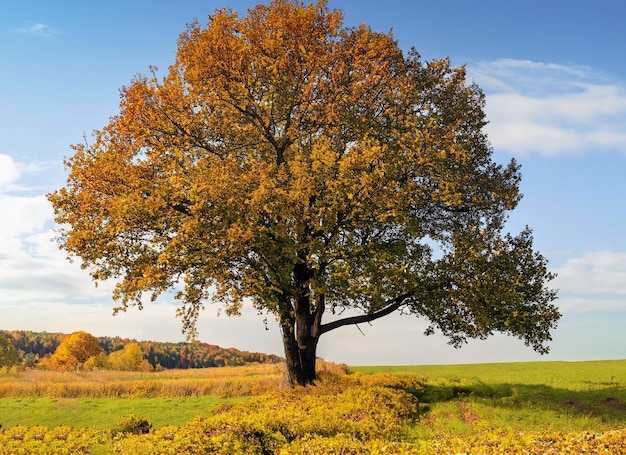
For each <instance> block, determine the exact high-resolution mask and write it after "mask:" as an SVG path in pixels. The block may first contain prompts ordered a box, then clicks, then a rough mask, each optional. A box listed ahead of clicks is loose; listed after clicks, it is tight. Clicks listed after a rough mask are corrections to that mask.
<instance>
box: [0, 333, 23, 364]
mask: <svg viewBox="0 0 626 455" xmlns="http://www.w3.org/2000/svg"><path fill="white" fill-rule="evenodd" d="M18 363H20V353H19V352H18V350H17V349H15V346H13V344H12V343H11V341H10V340H9V339H8V338H7V337H6V336H5V335H3V334H0V367H12V366H14V365H17V364H18Z"/></svg>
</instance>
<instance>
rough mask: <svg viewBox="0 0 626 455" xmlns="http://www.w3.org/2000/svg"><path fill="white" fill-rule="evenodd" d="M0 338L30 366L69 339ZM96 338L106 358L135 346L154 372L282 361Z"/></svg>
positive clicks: (42, 335)
mask: <svg viewBox="0 0 626 455" xmlns="http://www.w3.org/2000/svg"><path fill="white" fill-rule="evenodd" d="M0 335H4V336H5V337H6V338H7V339H8V340H9V341H10V342H11V344H13V346H14V347H15V349H17V351H18V352H19V353H20V357H21V358H22V359H24V361H25V363H27V364H30V365H34V364H36V363H38V362H39V361H40V360H42V359H45V358H46V357H50V356H51V355H52V354H53V353H54V352H55V351H56V349H57V347H58V346H59V345H60V344H61V342H62V341H63V339H65V338H66V337H67V336H69V334H63V333H48V332H31V331H28V330H0ZM97 338H98V342H99V344H100V346H101V347H102V349H104V351H105V353H106V354H107V355H108V354H111V353H112V352H115V351H119V350H121V349H123V348H124V346H126V345H127V344H129V343H139V345H140V346H141V350H142V352H143V357H144V359H145V360H146V361H147V362H148V363H149V364H150V365H152V367H153V368H154V369H155V370H161V369H173V368H182V369H187V368H207V367H222V366H239V365H246V364H251V363H279V362H282V361H283V359H282V358H281V357H279V356H276V355H273V354H263V353H260V352H247V351H240V350H238V349H235V348H222V347H220V346H216V345H212V344H207V343H202V342H199V341H193V342H190V343H184V342H180V343H162V342H157V341H137V340H132V339H128V338H120V337H97Z"/></svg>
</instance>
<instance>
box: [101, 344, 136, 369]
mask: <svg viewBox="0 0 626 455" xmlns="http://www.w3.org/2000/svg"><path fill="white" fill-rule="evenodd" d="M142 363H143V353H142V352H141V346H139V343H129V344H127V345H126V346H124V349H121V350H119V351H115V352H112V353H111V354H109V365H110V368H111V369H113V370H124V371H135V370H139V369H140V368H141V365H142Z"/></svg>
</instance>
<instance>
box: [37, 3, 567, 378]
mask: <svg viewBox="0 0 626 455" xmlns="http://www.w3.org/2000/svg"><path fill="white" fill-rule="evenodd" d="M157 73H158V72H157V70H156V69H154V70H153V71H152V73H151V75H150V76H138V77H136V78H135V79H134V80H133V81H132V83H131V85H130V86H128V87H124V88H123V89H122V91H121V104H120V113H119V114H118V115H116V116H114V117H112V118H111V120H110V123H109V124H108V125H106V126H105V127H104V128H103V129H102V130H100V131H97V132H96V133H95V136H94V140H93V143H92V144H82V145H80V144H79V145H76V146H74V151H75V154H74V155H73V156H72V157H70V158H68V159H66V163H65V164H66V167H67V169H68V171H69V177H68V181H67V185H66V186H65V187H64V188H61V189H59V190H58V191H56V192H54V193H52V194H50V195H49V199H50V201H51V202H52V204H53V206H54V210H55V213H56V220H57V222H58V223H60V225H61V228H60V233H59V240H60V246H61V247H62V248H63V249H65V250H66V251H67V252H68V253H69V254H70V255H75V256H79V257H80V258H82V264H83V266H84V267H85V268H89V270H90V271H91V275H92V277H93V279H94V280H96V281H97V280H107V279H115V280H117V287H116V290H115V293H114V297H115V299H118V300H119V302H120V308H121V309H125V308H127V307H128V306H133V305H136V306H139V307H141V306H142V304H143V302H144V299H143V296H144V294H148V295H150V296H151V297H152V299H155V298H157V297H158V296H159V295H160V294H162V293H163V292H164V291H166V290H168V289H174V290H175V292H176V297H177V298H178V299H179V300H180V302H181V307H180V308H179V316H180V317H182V321H183V326H184V329H185V330H186V331H188V332H189V333H190V334H192V335H193V334H194V333H195V324H196V321H197V318H198V314H199V311H200V310H201V309H203V307H204V304H205V303H207V302H210V301H216V302H219V303H221V304H222V305H223V306H224V307H225V308H226V310H227V312H228V313H229V314H237V313H238V312H239V310H240V308H241V305H242V304H243V303H245V302H252V304H253V305H254V306H255V307H256V308H257V309H258V310H259V311H260V312H266V313H269V314H271V315H272V316H274V317H275V318H276V319H277V321H278V323H279V325H280V328H281V332H282V339H283V343H284V348H285V356H286V359H287V370H288V377H289V381H290V383H291V384H306V383H309V382H311V381H312V380H314V378H315V358H316V347H317V344H318V341H319V338H320V336H322V335H323V334H325V333H327V332H330V331H332V330H334V329H337V328H340V327H342V326H345V325H349V324H359V323H364V322H368V321H373V320H375V319H377V318H380V317H383V316H386V315H389V314H391V313H393V312H396V311H401V312H402V313H405V314H413V315H416V316H418V317H424V318H426V319H428V320H429V321H430V323H431V326H430V328H429V329H428V330H427V333H432V332H433V331H435V330H439V331H440V332H442V333H443V334H444V335H446V336H448V337H449V339H450V342H451V343H452V344H453V345H457V346H458V345H461V344H463V343H464V342H465V341H466V340H467V339H468V338H484V337H486V336H488V335H491V334H492V333H494V332H496V331H498V332H504V333H507V334H510V335H514V336H517V337H519V338H521V339H522V340H523V341H524V342H525V343H526V344H527V345H529V346H531V347H532V348H534V349H535V350H537V351H539V352H542V353H543V352H546V351H547V347H546V342H547V341H549V340H550V330H551V329H553V328H554V327H555V325H556V322H557V321H558V319H559V317H560V314H559V312H558V311H557V309H556V307H555V306H554V305H553V304H552V301H553V300H554V299H555V297H556V293H555V291H553V290H551V289H550V288H549V287H548V286H547V283H548V282H549V281H550V280H551V279H552V278H553V275H552V274H551V273H550V272H549V271H548V270H547V267H546V259H545V258H544V257H543V256H542V255H541V254H539V253H538V252H536V251H534V249H533V246H532V236H531V232H530V230H529V229H528V228H527V229H525V230H523V231H522V232H521V233H520V234H518V235H510V234H507V233H505V232H504V227H505V226H504V225H505V222H506V219H507V214H508V212H509V211H510V210H512V209H513V208H514V207H515V206H516V204H517V203H518V201H519V200H520V197H521V195H520V193H519V188H518V186H519V182H520V173H519V166H518V165H517V164H516V163H515V161H511V162H510V163H508V164H506V165H499V164H497V163H495V162H494V161H493V159H492V149H491V147H490V144H489V142H488V140H487V137H486V135H485V133H484V132H483V127H484V125H485V115H484V111H483V107H484V96H483V93H482V92H481V90H480V88H479V87H477V86H476V85H474V84H471V83H470V84H468V83H467V82H466V77H465V70H464V68H463V67H452V66H451V64H450V62H449V60H448V59H442V60H436V61H430V62H422V61H421V59H420V56H419V55H418V53H417V52H416V51H414V50H412V51H410V52H408V53H404V52H403V51H402V50H401V49H400V48H399V46H398V43H397V42H396V41H395V40H394V38H393V36H392V34H391V33H388V34H383V33H377V32H374V31H372V30H371V29H370V28H369V27H367V26H365V25H361V26H358V27H355V28H345V27H344V26H343V24H342V14H341V12H340V11H337V10H330V9H329V8H328V7H327V4H326V2H325V1H324V0H320V1H319V2H318V3H317V4H311V5H308V4H302V3H299V2H296V1H288V0H274V1H272V2H271V3H270V4H269V5H267V6H264V5H259V6H257V7H255V8H254V9H252V10H249V11H248V13H247V15H246V16H243V17H240V16H239V15H238V14H237V13H235V12H233V11H231V10H221V11H216V12H215V14H213V15H211V16H209V18H208V25H207V26H206V27H203V26H202V25H200V24H199V23H198V22H194V23H192V24H191V25H189V26H188V29H187V31H186V32H185V33H183V34H182V35H181V37H180V40H179V43H178V52H177V56H176V60H175V62H174V63H173V65H172V66H171V67H170V68H169V72H168V73H167V75H165V76H164V77H162V78H160V77H158V76H157ZM512 109H514V106H512ZM346 309H349V310H350V312H349V313H343V315H342V312H343V311H344V310H346ZM329 313H330V314H333V315H335V317H334V318H333V320H332V321H331V322H324V316H325V315H328V314H329ZM345 314H349V316H345ZM407 349H412V347H407Z"/></svg>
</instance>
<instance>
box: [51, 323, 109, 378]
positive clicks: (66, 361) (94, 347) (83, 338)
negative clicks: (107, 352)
mask: <svg viewBox="0 0 626 455" xmlns="http://www.w3.org/2000/svg"><path fill="white" fill-rule="evenodd" d="M103 352H104V350H103V349H102V348H101V347H100V345H99V344H98V339H97V338H96V337H94V336H93V335H91V334H89V333H87V332H82V331H80V332H74V333H72V334H71V335H69V336H68V337H67V338H65V339H64V340H63V341H62V342H61V344H60V345H59V347H58V348H57V349H56V351H54V354H52V356H51V358H50V360H51V361H52V364H53V365H55V366H56V367H57V368H62V369H69V368H74V367H76V366H78V365H82V364H84V363H85V362H87V360H89V359H90V358H91V357H97V356H98V355H100V354H102V353H103Z"/></svg>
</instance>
